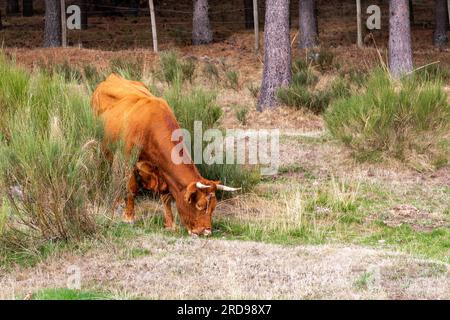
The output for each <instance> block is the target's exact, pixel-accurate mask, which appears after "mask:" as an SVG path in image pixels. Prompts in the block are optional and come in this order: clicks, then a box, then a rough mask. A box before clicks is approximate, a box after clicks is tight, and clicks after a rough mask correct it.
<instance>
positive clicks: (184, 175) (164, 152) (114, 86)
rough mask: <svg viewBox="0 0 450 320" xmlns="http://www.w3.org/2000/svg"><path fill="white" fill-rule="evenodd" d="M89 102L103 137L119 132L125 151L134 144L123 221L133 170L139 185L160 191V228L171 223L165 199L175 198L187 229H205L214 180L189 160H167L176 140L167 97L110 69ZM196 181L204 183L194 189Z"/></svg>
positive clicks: (130, 205)
mask: <svg viewBox="0 0 450 320" xmlns="http://www.w3.org/2000/svg"><path fill="white" fill-rule="evenodd" d="M92 107H93V110H94V112H95V114H96V115H97V116H99V117H100V118H101V119H102V120H103V123H104V127H105V138H106V143H111V142H114V141H117V140H118V139H120V138H122V139H123V140H124V142H125V152H126V154H127V155H130V154H131V151H132V150H133V149H134V148H137V149H138V150H139V156H138V162H137V164H136V167H135V170H134V172H133V174H132V175H131V177H130V180H129V182H128V188H127V190H128V198H127V208H126V213H125V217H124V219H125V220H126V221H128V222H132V221H134V219H135V216H134V197H135V195H136V193H137V192H138V190H139V185H138V181H137V176H139V177H140V180H141V181H142V185H143V187H144V188H146V189H149V190H152V191H154V192H157V193H159V194H161V199H162V201H163V204H164V210H165V215H164V216H165V226H166V228H173V215H172V211H171V202H172V200H175V202H176V206H177V209H178V212H179V214H180V217H181V221H182V222H183V224H184V225H185V226H186V228H187V229H188V231H189V232H191V233H194V234H203V233H204V232H205V231H206V233H207V232H208V231H210V230H211V218H212V213H213V211H214V209H215V206H216V203H217V202H216V198H215V191H216V188H217V183H218V182H217V181H210V180H207V179H204V178H203V177H202V176H201V175H200V173H199V172H198V170H197V168H196V167H195V165H194V164H193V163H192V161H191V163H189V164H174V163H173V162H172V159H171V152H172V149H173V148H174V146H175V145H176V142H173V141H171V135H172V132H173V131H174V130H176V129H179V128H180V126H179V124H178V122H177V120H176V118H175V116H174V114H173V112H172V110H171V108H170V107H169V105H168V104H167V102H166V101H165V100H164V99H161V98H157V97H155V96H153V95H152V94H151V93H150V91H149V90H148V89H147V88H146V87H145V85H144V84H143V83H141V82H136V81H129V80H126V79H123V78H121V77H119V76H117V75H115V74H112V75H110V76H109V77H108V78H107V79H106V80H105V81H104V82H102V83H101V84H100V85H99V86H98V87H97V89H96V90H95V92H94V94H93V96H92ZM197 182H201V183H203V184H205V185H208V186H210V188H208V189H198V188H197V187H196V183H197Z"/></svg>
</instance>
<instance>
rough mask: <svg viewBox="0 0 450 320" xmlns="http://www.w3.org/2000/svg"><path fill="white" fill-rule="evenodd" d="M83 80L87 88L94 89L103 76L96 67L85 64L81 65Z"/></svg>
mask: <svg viewBox="0 0 450 320" xmlns="http://www.w3.org/2000/svg"><path fill="white" fill-rule="evenodd" d="M83 75H84V80H85V82H86V84H87V86H88V88H89V89H91V90H94V89H95V87H96V86H97V85H98V84H99V83H100V82H101V81H103V80H104V78H105V76H104V75H101V74H100V73H99V72H98V70H97V68H96V67H93V66H91V65H90V64H87V65H85V66H84V67H83Z"/></svg>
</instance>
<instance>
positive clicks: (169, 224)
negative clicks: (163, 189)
mask: <svg viewBox="0 0 450 320" xmlns="http://www.w3.org/2000/svg"><path fill="white" fill-rule="evenodd" d="M161 201H162V203H163V205H164V227H165V228H166V229H167V230H175V225H174V223H173V213H172V195H171V194H169V193H167V194H163V195H161Z"/></svg>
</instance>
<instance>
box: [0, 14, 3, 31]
mask: <svg viewBox="0 0 450 320" xmlns="http://www.w3.org/2000/svg"><path fill="white" fill-rule="evenodd" d="M2 29H3V23H2V11H1V10H0V30H2Z"/></svg>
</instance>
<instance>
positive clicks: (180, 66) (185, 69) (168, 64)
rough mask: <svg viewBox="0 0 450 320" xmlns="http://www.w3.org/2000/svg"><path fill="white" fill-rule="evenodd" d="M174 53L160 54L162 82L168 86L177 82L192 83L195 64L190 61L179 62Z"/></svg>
mask: <svg viewBox="0 0 450 320" xmlns="http://www.w3.org/2000/svg"><path fill="white" fill-rule="evenodd" d="M179 60H180V59H179V58H178V56H177V54H176V53H175V52H172V51H169V52H166V53H163V54H161V58H160V62H161V74H162V78H163V79H164V81H166V82H167V83H168V84H173V83H175V82H178V81H181V82H183V81H185V80H189V81H190V82H192V79H193V76H194V72H195V63H194V62H193V61H192V60H189V61H187V62H183V61H181V62H180V61H179Z"/></svg>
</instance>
